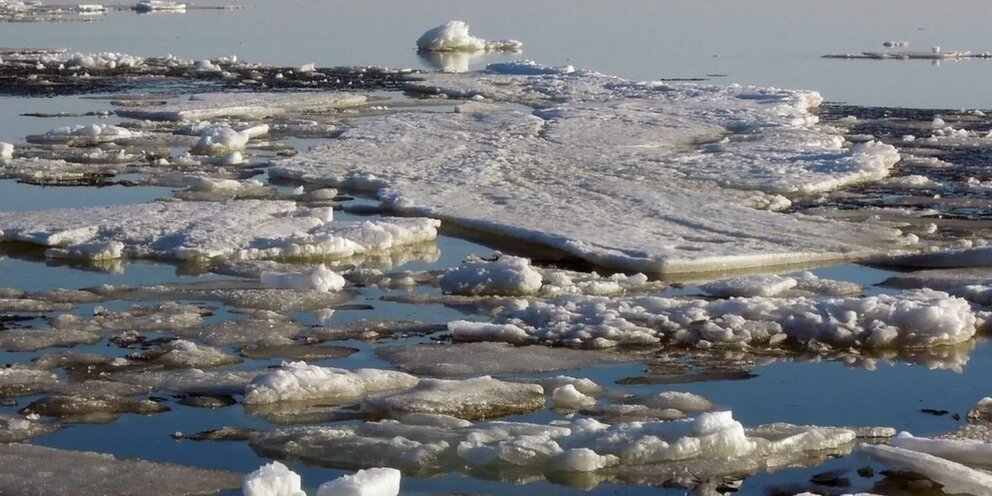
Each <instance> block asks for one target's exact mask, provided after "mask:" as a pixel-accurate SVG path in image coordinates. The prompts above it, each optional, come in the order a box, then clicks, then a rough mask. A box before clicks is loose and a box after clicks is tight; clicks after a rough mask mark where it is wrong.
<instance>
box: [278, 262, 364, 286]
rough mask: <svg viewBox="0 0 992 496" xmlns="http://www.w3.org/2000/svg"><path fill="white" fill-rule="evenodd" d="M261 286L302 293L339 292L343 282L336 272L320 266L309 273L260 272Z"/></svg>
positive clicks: (322, 265)
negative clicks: (310, 291) (309, 291)
mask: <svg viewBox="0 0 992 496" xmlns="http://www.w3.org/2000/svg"><path fill="white" fill-rule="evenodd" d="M261 279H262V284H266V285H269V286H275V287H278V288H288V289H298V290H302V291H308V290H313V291H322V292H328V291H341V290H342V289H344V285H345V280H344V278H343V277H341V276H340V275H339V274H338V273H337V272H334V271H333V270H331V269H328V268H327V266H326V265H324V264H320V265H318V266H317V267H314V269H313V270H311V271H310V272H303V273H300V272H270V271H265V272H262V276H261Z"/></svg>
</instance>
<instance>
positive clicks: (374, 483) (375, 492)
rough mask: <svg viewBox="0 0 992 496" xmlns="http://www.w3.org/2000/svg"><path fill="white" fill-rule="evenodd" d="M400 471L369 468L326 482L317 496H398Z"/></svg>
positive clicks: (319, 489)
mask: <svg viewBox="0 0 992 496" xmlns="http://www.w3.org/2000/svg"><path fill="white" fill-rule="evenodd" d="M400 478H401V474H400V471H399V470H396V469H395V468H369V469H365V470H359V471H358V472H355V473H354V474H352V475H344V476H341V477H338V478H337V479H334V480H332V481H328V482H325V483H323V484H321V485H320V487H319V488H318V489H317V496H396V495H397V494H399V492H400Z"/></svg>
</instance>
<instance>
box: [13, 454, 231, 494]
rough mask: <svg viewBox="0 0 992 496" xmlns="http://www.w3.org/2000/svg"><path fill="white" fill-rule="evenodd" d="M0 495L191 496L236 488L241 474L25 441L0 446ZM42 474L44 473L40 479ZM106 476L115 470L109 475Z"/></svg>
mask: <svg viewBox="0 0 992 496" xmlns="http://www.w3.org/2000/svg"><path fill="white" fill-rule="evenodd" d="M0 466H2V467H3V468H4V469H3V470H2V471H0V494H4V495H5V496H7V495H9V496H35V495H38V494H45V495H47V496H76V495H78V494H79V492H80V488H86V492H87V493H88V494H100V495H103V496H130V495H134V494H155V495H159V496H195V495H202V494H213V493H217V492H220V491H225V490H230V489H237V488H238V487H239V486H240V485H241V476H240V474H235V473H232V472H225V471H219V470H203V469H197V468H192V467H183V466H179V465H172V464H165V463H152V462H147V461H143V460H119V459H116V458H114V457H113V456H111V455H106V454H101V453H89V452H82V451H67V450H60V449H54V448H45V447H41V446H31V445H28V444H0ZM39 474H45V475H46V476H45V477H39ZM108 474H117V475H118V476H113V475H110V476H108Z"/></svg>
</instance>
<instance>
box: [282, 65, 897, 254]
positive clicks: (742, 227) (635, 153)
mask: <svg viewBox="0 0 992 496" xmlns="http://www.w3.org/2000/svg"><path fill="white" fill-rule="evenodd" d="M524 69H526V70H524ZM538 69H540V70H538ZM520 73H524V74H527V75H520ZM423 77H424V78H425V80H424V81H423V82H416V83H411V87H413V88H415V89H419V90H421V91H428V92H438V93H446V94H449V95H452V96H458V97H469V96H473V95H483V96H485V97H487V98H491V99H495V100H496V101H497V102H500V101H502V102H511V103H524V104H530V105H535V106H538V107H541V108H540V109H539V110H537V111H535V112H534V113H524V112H519V111H514V110H499V111H489V112H471V113H465V112H460V113H426V112H407V113H402V114H393V115H383V116H375V117H370V118H367V119H363V120H361V121H358V122H353V123H350V124H349V126H348V127H347V128H346V129H345V130H344V131H343V133H342V134H341V135H340V137H339V139H335V140H331V141H328V142H327V143H322V144H319V145H317V146H315V147H313V148H312V149H311V150H310V151H308V152H304V153H301V154H299V155H297V156H295V157H292V158H288V159H284V160H279V161H276V162H275V164H274V166H273V167H272V168H271V169H270V174H271V175H272V176H274V177H282V178H290V179H295V180H301V181H307V182H314V183H318V184H321V185H331V186H336V187H345V188H352V189H359V190H365V191H372V192H375V193H376V194H377V195H378V197H379V199H380V200H382V201H383V202H384V203H385V204H386V205H387V206H389V207H390V208H394V209H398V210H400V211H404V212H408V213H415V214H418V215H426V216H430V217H436V218H441V219H444V220H451V221H453V222H455V223H459V224H463V225H466V226H468V227H471V228H475V229H478V230H481V231H485V232H489V233H492V234H497V235H504V236H509V237H511V238H519V239H523V240H527V241H532V242H536V243H539V244H543V245H547V246H550V247H553V248H556V249H558V250H561V251H564V252H567V253H569V254H572V255H575V256H578V257H580V258H583V259H586V260H588V261H591V262H594V263H597V264H600V265H605V266H610V267H614V268H620V269H626V270H631V271H642V272H649V273H658V272H662V273H666V272H667V273H679V272H703V271H715V270H720V269H731V268H742V267H757V266H767V265H786V264H793V263H801V262H805V263H809V262H815V261H828V260H843V259H852V258H860V257H864V256H867V255H872V254H879V253H883V252H885V251H887V250H892V249H898V248H902V247H905V246H906V245H909V244H912V243H913V242H915V240H913V239H911V238H909V237H903V236H902V233H900V232H899V231H897V230H894V229H892V228H890V227H885V226H879V225H870V224H869V225H866V224H853V223H845V222H839V221H830V220H824V219H818V218H815V217H812V216H806V215H796V214H782V213H775V212H770V211H766V210H757V209H755V208H754V207H755V206H758V204H763V205H764V204H767V203H768V202H767V201H764V202H758V201H756V197H760V198H764V196H765V195H769V194H773V195H783V194H785V195H803V194H810V193H817V192H823V191H829V190H832V189H835V188H838V187H841V186H845V185H848V184H853V183H857V182H865V181H873V180H878V179H881V178H883V177H885V176H887V175H888V174H889V170H890V168H891V167H892V166H893V164H895V163H896V161H897V160H898V159H899V156H898V153H897V152H896V150H895V148H893V147H891V146H889V145H884V144H880V143H860V144H857V145H854V146H851V147H845V146H844V140H843V138H842V137H841V136H840V135H838V134H835V131H832V130H829V129H827V128H823V127H819V126H818V125H817V124H816V120H817V118H816V116H815V115H814V114H813V109H815V107H816V106H817V105H818V104H819V103H820V101H821V100H822V99H821V97H820V96H819V95H818V94H817V93H814V92H807V91H788V90H778V89H772V88H755V87H741V86H731V87H714V86H696V85H680V86H676V85H669V84H662V83H634V82H630V81H626V80H622V79H618V78H613V77H608V76H603V75H599V74H595V73H589V72H583V71H571V72H568V71H565V70H560V69H555V68H547V67H542V66H533V65H526V64H510V65H504V66H498V67H491V68H490V70H489V71H488V72H484V73H472V74H468V75H453V74H428V75H424V76H423ZM700 143H703V144H700Z"/></svg>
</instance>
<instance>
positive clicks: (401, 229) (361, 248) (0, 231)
mask: <svg viewBox="0 0 992 496" xmlns="http://www.w3.org/2000/svg"><path fill="white" fill-rule="evenodd" d="M439 224H440V223H439V222H438V221H436V220H431V219H422V218H421V219H418V218H392V219H390V218H385V219H381V220H375V221H352V222H334V221H331V220H330V211H329V210H328V209H324V208H316V209H308V208H303V207H297V205H296V204H295V203H294V202H288V201H257V200H237V201H227V202H156V203H146V204H139V205H113V206H107V207H90V208H82V209H52V210H37V211H32V212H4V213H0V241H23V242H27V243H34V244H39V245H42V246H48V247H51V248H52V251H50V255H51V256H55V257H59V258H67V257H72V258H84V259H85V258H90V259H94V258H107V257H108V256H114V255H118V256H127V257H146V258H166V259H178V260H195V259H212V258H217V257H225V258H236V259H271V258H274V259H290V258H308V257H313V258H321V257H329V258H346V257H349V256H352V255H355V254H361V253H366V252H383V251H387V250H389V249H392V248H394V247H396V246H401V245H404V244H412V243H422V242H427V241H433V240H434V239H435V238H436V236H437V227H438V226H439ZM108 243H111V244H108ZM113 243H121V244H122V245H123V246H119V245H115V244H113ZM111 247H112V248H113V250H108V248H111Z"/></svg>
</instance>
